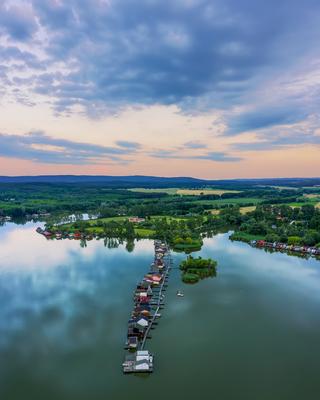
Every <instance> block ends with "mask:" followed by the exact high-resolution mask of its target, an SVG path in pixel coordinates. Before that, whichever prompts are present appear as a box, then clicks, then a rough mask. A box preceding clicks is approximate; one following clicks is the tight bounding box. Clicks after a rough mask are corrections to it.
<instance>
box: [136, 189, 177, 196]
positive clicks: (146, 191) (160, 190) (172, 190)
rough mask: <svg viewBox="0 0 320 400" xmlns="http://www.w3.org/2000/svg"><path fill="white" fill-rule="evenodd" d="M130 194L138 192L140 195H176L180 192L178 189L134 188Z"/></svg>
mask: <svg viewBox="0 0 320 400" xmlns="http://www.w3.org/2000/svg"><path fill="white" fill-rule="evenodd" d="M128 190H129V191H130V192H138V193H167V194H171V195H172V194H176V193H177V191H178V190H179V189H178V188H161V189H158V188H157V189H153V188H152V189H147V188H133V189H128Z"/></svg>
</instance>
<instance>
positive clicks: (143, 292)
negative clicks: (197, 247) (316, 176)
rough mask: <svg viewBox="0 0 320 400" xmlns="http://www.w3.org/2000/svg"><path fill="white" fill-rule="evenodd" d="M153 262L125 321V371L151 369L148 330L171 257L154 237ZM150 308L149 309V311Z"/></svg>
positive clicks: (153, 321)
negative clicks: (128, 317) (127, 320)
mask: <svg viewBox="0 0 320 400" xmlns="http://www.w3.org/2000/svg"><path fill="white" fill-rule="evenodd" d="M154 245H155V256H154V262H153V263H152V264H151V271H150V272H149V273H148V274H146V275H145V277H144V279H143V280H142V282H141V283H140V284H138V285H137V288H136V290H135V291H134V301H135V308H134V310H133V312H132V319H130V321H129V324H128V334H127V336H128V337H127V343H126V349H128V352H127V354H126V357H125V361H124V363H123V364H122V367H123V372H124V373H139V372H144V373H146V372H147V373H150V372H153V358H154V356H153V354H151V353H150V352H149V351H148V350H145V345H146V341H147V339H150V338H151V335H150V331H151V329H155V327H156V325H157V324H158V321H156V320H157V319H158V318H160V316H161V314H160V313H159V310H161V309H163V306H164V297H165V296H164V292H165V291H166V287H167V286H168V278H169V273H170V270H171V268H172V258H171V255H170V250H169V246H168V245H167V244H166V243H163V242H160V241H155V244H154ZM149 310H150V311H149Z"/></svg>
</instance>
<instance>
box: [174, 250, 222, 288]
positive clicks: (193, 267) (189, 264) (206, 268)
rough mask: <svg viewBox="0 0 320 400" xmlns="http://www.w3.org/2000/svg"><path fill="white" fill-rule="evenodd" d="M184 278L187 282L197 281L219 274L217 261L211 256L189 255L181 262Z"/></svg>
mask: <svg viewBox="0 0 320 400" xmlns="http://www.w3.org/2000/svg"><path fill="white" fill-rule="evenodd" d="M180 269H181V271H182V280H183V282H185V283H197V282H198V281H199V280H200V279H204V278H208V277H209V276H211V277H214V276H216V275H217V261H215V260H212V259H211V258H208V259H204V258H201V257H198V258H193V257H192V256H189V257H188V258H187V259H186V260H184V261H182V262H181V264H180Z"/></svg>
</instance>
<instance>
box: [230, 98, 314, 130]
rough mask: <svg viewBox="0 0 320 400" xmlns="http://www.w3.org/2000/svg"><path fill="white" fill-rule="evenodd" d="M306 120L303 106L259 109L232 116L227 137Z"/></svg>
mask: <svg viewBox="0 0 320 400" xmlns="http://www.w3.org/2000/svg"><path fill="white" fill-rule="evenodd" d="M305 118H306V114H305V112H304V109H303V106H301V107H300V108H299V107H298V106H292V105H289V106H287V107H283V106H268V107H260V108H259V107H257V108H255V109H254V110H252V111H249V112H244V113H241V114H238V115H235V116H232V117H231V118H229V119H228V120H227V125H228V129H227V131H226V132H225V133H224V134H225V135H230V136H232V135H238V134H241V133H243V132H249V131H256V130H260V129H265V128H271V127H274V126H281V125H291V124H293V123H296V122H299V121H302V120H303V119H305Z"/></svg>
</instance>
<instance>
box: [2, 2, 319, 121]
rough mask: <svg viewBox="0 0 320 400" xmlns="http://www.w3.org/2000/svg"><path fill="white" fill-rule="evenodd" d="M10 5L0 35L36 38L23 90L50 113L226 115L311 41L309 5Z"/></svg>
mask: <svg viewBox="0 0 320 400" xmlns="http://www.w3.org/2000/svg"><path fill="white" fill-rule="evenodd" d="M11 3H12V1H10V2H9V0H4V5H2V6H1V10H2V11H3V17H2V19H3V21H2V22H3V29H4V30H5V32H6V33H7V34H8V35H9V36H10V37H11V38H12V39H19V40H20V41H24V40H25V41H27V40H30V39H31V38H34V36H35V33H36V32H40V33H41V34H38V36H37V40H35V39H33V40H35V45H36V48H37V51H39V52H41V53H43V57H44V59H45V60H46V61H45V62H41V63H40V67H41V68H42V73H40V71H39V72H37V73H36V74H35V75H34V76H33V77H32V78H30V87H29V88H28V89H29V91H32V93H37V94H41V95H44V96H47V97H48V98H49V99H50V102H51V103H52V106H53V107H54V108H55V110H56V111H58V112H63V111H65V110H70V109H72V107H74V106H75V105H77V106H81V107H82V108H83V109H84V110H85V111H86V112H87V114H88V115H90V116H96V115H99V114H101V113H107V112H108V111H109V112H110V110H111V111H114V110H116V109H119V108H122V107H126V106H128V105H136V104H140V105H151V104H164V105H168V104H179V105H180V106H181V107H182V108H183V109H185V110H191V109H192V110H194V108H198V109H204V108H224V109H228V108H230V107H231V106H234V105H237V104H242V103H243V101H244V100H245V99H248V96H249V97H250V95H251V94H252V91H254V90H255V85H256V82H257V81H259V82H263V81H264V80H267V79H269V78H270V76H273V75H274V74H275V73H279V72H280V73H283V71H285V69H286V68H287V67H288V66H290V67H291V66H292V65H294V63H295V62H296V61H297V60H301V59H302V58H303V56H304V55H305V54H308V53H309V52H310V51H311V50H313V49H315V48H316V47H317V46H318V42H319V39H320V24H319V15H320V4H319V2H317V1H315V0H306V2H304V4H303V5H302V4H301V1H300V0H283V1H282V2H281V4H279V1H276V0H270V1H268V2H265V1H262V0H257V1H255V2H252V1H249V0H216V1H215V2H214V4H212V1H211V0H199V1H181V0H173V1H170V2H169V3H168V2H164V1H162V0H152V1H150V0H109V1H102V0H82V1H80V0H69V1H68V2H63V1H59V2H58V1H54V0H47V1H43V0H25V1H24V3H23V4H24V6H23V7H22V8H18V7H14V6H9V5H10V4H11ZM21 10H22V11H21ZM311 10H312V12H311ZM9 45H10V43H9ZM11 45H12V44H11ZM31 47H32V48H33V50H34V46H31ZM284 49H285V51H284ZM18 59H19V60H20V61H21V60H25V59H26V55H24V54H20V55H17V60H18ZM58 70H59V71H63V73H60V74H57V71H58ZM43 75H44V76H45V77H46V81H45V79H44V76H43ZM283 117H284V116H283V115H278V119H279V120H280V121H282V118H283ZM252 118H253V116H252ZM276 121H277V119H276V120H275V121H273V120H271V121H268V120H266V121H265V123H272V122H276ZM254 122H255V121H254V120H253V121H252V123H253V124H254ZM239 123H240V122H239ZM256 124H258V126H259V121H256Z"/></svg>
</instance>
